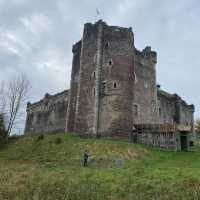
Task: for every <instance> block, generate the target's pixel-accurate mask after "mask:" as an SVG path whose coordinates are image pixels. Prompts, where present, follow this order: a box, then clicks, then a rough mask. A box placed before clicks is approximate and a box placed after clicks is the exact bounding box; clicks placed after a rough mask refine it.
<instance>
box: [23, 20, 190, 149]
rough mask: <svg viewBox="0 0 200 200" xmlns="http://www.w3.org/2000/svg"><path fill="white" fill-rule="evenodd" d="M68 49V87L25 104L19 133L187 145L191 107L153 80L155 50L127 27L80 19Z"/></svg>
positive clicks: (164, 145)
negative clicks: (78, 35)
mask: <svg viewBox="0 0 200 200" xmlns="http://www.w3.org/2000/svg"><path fill="white" fill-rule="evenodd" d="M72 52H73V62H72V72H71V83H70V90H66V91H63V92H61V93H58V94H56V95H49V94H46V95H45V97H44V98H43V99H42V100H40V101H39V102H36V103H33V104H31V103H28V104H27V120H26V127H25V133H52V132H69V133H70V132H73V133H77V134H79V135H82V136H95V137H100V136H108V137H123V138H130V136H133V138H135V139H134V140H135V141H136V142H139V143H147V144H152V145H154V146H159V147H162V146H163V147H165V148H172V149H175V148H179V146H180V148H182V147H181V142H182V140H183V142H182V143H184V145H182V146H184V148H187V149H188V148H189V146H188V144H189V142H190V138H191V137H189V135H190V133H192V132H193V131H194V126H193V123H194V116H193V114H194V106H193V105H188V104H187V103H186V102H185V101H184V100H182V99H181V97H179V96H178V95H177V94H169V93H167V92H165V91H163V90H162V89H161V88H160V86H158V85H157V84H156V64H157V53H156V52H155V51H152V50H151V47H149V46H147V47H146V48H145V49H143V50H142V51H139V50H137V49H136V47H135V45H134V34H133V32H132V29H131V28H122V27H118V26H109V25H107V24H106V23H105V22H104V21H102V20H99V21H98V22H96V23H95V24H91V23H86V24H85V25H84V31H83V37H82V39H81V40H80V41H79V42H77V43H76V44H75V45H73V48H72ZM156 131H157V134H156V133H155V132H156ZM177 133H179V135H177ZM181 135H182V136H181ZM181 137H185V138H184V139H181Z"/></svg>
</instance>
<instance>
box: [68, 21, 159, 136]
mask: <svg viewBox="0 0 200 200" xmlns="http://www.w3.org/2000/svg"><path fill="white" fill-rule="evenodd" d="M72 51H73V64H72V75H71V88H70V94H69V101H68V111H67V120H66V131H67V132H76V133H79V134H82V135H93V136H104V135H106V136H120V137H127V136H128V135H129V134H130V132H131V129H132V126H133V123H140V122H141V120H145V123H146V122H148V119H150V120H152V118H155V116H157V113H154V114H152V110H154V109H155V107H156V99H157V93H156V77H155V63H156V53H155V52H152V51H151V49H150V48H149V47H147V48H146V49H145V50H143V51H142V52H139V51H138V50H136V48H135V47H134V35H133V32H132V29H131V28H122V27H118V26H108V25H107V24H106V23H105V22H103V21H102V20H100V21H98V22H96V23H95V24H91V23H87V24H85V25H84V32H83V37H82V40H81V41H80V42H78V43H77V44H75V45H74V46H73V50H72ZM136 73H138V75H137V74H136ZM140 103H141V105H140ZM141 111H142V113H147V114H148V116H146V117H145V115H144V114H142V113H141ZM155 112H156V109H155ZM150 120H149V121H150Z"/></svg>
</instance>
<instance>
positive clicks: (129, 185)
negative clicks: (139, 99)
mask: <svg viewBox="0 0 200 200" xmlns="http://www.w3.org/2000/svg"><path fill="white" fill-rule="evenodd" d="M58 137H59V138H61V139H62V142H61V143H59V144H57V143H56V141H57V138H58ZM37 138H38V136H27V137H21V138H18V139H17V138H16V139H11V140H9V142H8V144H6V145H3V146H1V147H0V199H2V200H6V199H9V200H10V199H17V200H18V199H19V200H31V199H33V200H37V199H44V200H50V199H52V200H57V199H58V200H59V199H67V200H68V199H69V200H76V199H77V200H80V199H81V200H85V199H87V200H96V199H103V200H106V199H111V200H126V199H131V200H134V199H138V200H139V199H141V200H146V199H147V200H148V199H155V200H157V199H158V200H160V199H161V200H162V199H170V200H173V199H180V200H184V199H186V200H190V199H191V200H193V199H200V147H199V145H197V146H196V148H195V149H194V150H193V151H192V152H185V153H183V152H173V151H161V150H158V149H152V148H149V147H145V146H142V145H135V144H130V143H128V142H127V141H119V140H118V141H117V140H108V139H98V140H95V139H80V138H79V137H75V136H70V135H64V134H56V135H45V136H44V139H43V140H40V141H37ZM85 149H87V150H88V151H89V153H90V154H91V156H92V157H91V160H90V162H89V166H88V167H86V168H84V167H83V166H82V157H83V152H84V150H85ZM118 163H121V164H118Z"/></svg>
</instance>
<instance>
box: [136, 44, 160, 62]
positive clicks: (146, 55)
mask: <svg viewBox="0 0 200 200" xmlns="http://www.w3.org/2000/svg"><path fill="white" fill-rule="evenodd" d="M135 57H136V59H138V60H144V61H148V60H150V61H151V62H152V63H154V64H156V63H157V53H156V52H155V51H152V50H151V47H150V46H146V47H145V48H144V49H143V50H142V51H139V50H138V49H136V48H135Z"/></svg>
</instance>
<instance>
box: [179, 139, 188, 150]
mask: <svg viewBox="0 0 200 200" xmlns="http://www.w3.org/2000/svg"><path fill="white" fill-rule="evenodd" d="M180 142H181V151H188V142H187V136H186V135H181V136H180Z"/></svg>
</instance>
